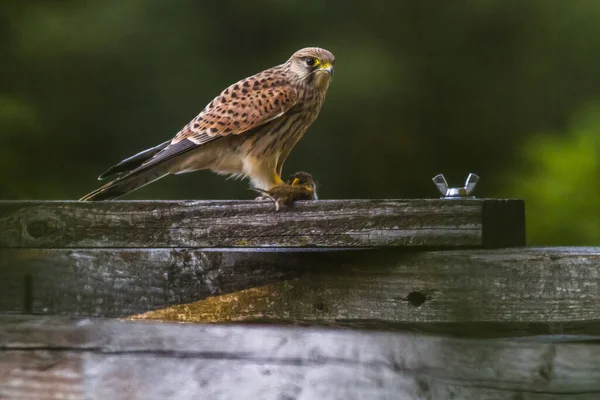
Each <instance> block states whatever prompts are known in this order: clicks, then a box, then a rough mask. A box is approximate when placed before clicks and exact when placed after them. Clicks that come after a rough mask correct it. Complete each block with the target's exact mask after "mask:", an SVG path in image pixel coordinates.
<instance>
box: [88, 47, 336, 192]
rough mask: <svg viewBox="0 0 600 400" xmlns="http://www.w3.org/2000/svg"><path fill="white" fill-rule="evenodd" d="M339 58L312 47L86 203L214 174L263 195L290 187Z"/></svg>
mask: <svg viewBox="0 0 600 400" xmlns="http://www.w3.org/2000/svg"><path fill="white" fill-rule="evenodd" d="M333 64H334V57H333V54H331V53H330V52H329V51H327V50H324V49H321V48H318V47H310V48H305V49H302V50H299V51H297V52H296V53H294V54H293V55H292V57H290V59H289V60H288V61H286V62H285V63H284V64H281V65H278V66H275V67H273V68H270V69H267V70H265V71H263V72H260V73H258V74H256V75H253V76H251V77H249V78H246V79H243V80H241V81H239V82H237V83H234V84H233V85H231V86H229V87H228V88H227V89H225V90H224V91H223V92H221V94H219V95H218V96H217V97H216V98H215V99H214V100H212V101H211V102H210V103H209V104H208V105H207V106H206V107H205V108H204V109H203V110H202V112H200V114H198V116H197V117H196V118H194V119H193V120H192V121H191V122H190V123H188V124H187V125H186V126H184V127H183V129H182V130H181V131H179V133H177V135H176V136H175V137H174V138H173V139H172V140H171V141H170V142H165V143H162V144H160V145H158V146H155V147H153V148H150V149H148V150H145V151H143V152H141V153H139V154H136V155H135V156H133V157H130V158H128V159H126V160H123V161H122V162H121V163H119V164H117V165H115V166H114V167H112V168H110V169H109V170H108V171H107V172H105V173H104V174H102V175H101V176H100V178H99V179H104V178H107V177H110V176H116V178H115V179H114V180H112V181H111V182H109V183H107V184H106V185H104V186H102V187H100V188H99V189H97V190H95V191H93V192H92V193H90V194H88V195H86V196H84V197H83V198H82V199H81V200H84V201H87V200H107V199H115V198H118V197H120V196H122V195H124V194H126V193H129V192H131V191H133V190H135V189H138V188H140V187H142V186H144V185H146V184H148V183H150V182H153V181H155V180H157V179H160V178H162V177H164V176H166V175H169V174H180V173H185V172H191V171H197V170H202V169H210V170H212V171H214V172H216V173H219V174H229V175H234V176H239V177H248V178H249V179H250V181H251V183H252V185H253V186H254V187H255V188H257V189H262V190H270V189H272V188H273V187H275V186H277V185H283V184H284V182H283V181H282V180H281V172H282V168H283V163H284V162H285V160H286V158H287V156H288V155H289V153H290V151H291V150H292V148H293V147H294V146H295V145H296V143H297V142H298V140H300V138H301V137H302V136H303V135H304V133H305V132H306V130H307V129H308V127H309V126H310V124H311V123H312V122H313V121H314V120H315V119H316V118H317V115H318V114H319V111H320V109H321V105H322V104H323V101H324V100H325V94H326V92H327V88H328V87H329V83H330V81H331V77H332V75H333Z"/></svg>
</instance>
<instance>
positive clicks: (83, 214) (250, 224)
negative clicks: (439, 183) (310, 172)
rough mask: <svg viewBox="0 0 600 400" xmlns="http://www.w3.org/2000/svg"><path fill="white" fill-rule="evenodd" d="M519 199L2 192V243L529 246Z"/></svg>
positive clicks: (75, 245)
mask: <svg viewBox="0 0 600 400" xmlns="http://www.w3.org/2000/svg"><path fill="white" fill-rule="evenodd" d="M522 208H523V202H522V201H521V200H496V199H468V200H440V199H410V200H403V199H398V200H319V201H305V202H298V203H297V204H296V205H295V206H294V207H293V208H291V209H289V210H288V211H285V212H275V210H274V207H273V205H272V204H270V203H269V202H256V201H167V202H165V201H155V202H152V201H108V202H96V203H89V202H73V201H49V202H44V201H24V202H23V201H0V248H141V247H146V248H165V247H172V248H184V247H187V248H198V247H211V248H226V247H227V248H254V247H294V248H303V247H329V248H331V247H338V248H339V247H342V248H348V247H356V248H361V247H401V248H434V247H435V248H464V247H472V248H482V247H488V248H492V247H501V246H502V247H507V246H523V245H524V244H525V241H524V223H525V222H524V215H523V213H522V212H519V210H522Z"/></svg>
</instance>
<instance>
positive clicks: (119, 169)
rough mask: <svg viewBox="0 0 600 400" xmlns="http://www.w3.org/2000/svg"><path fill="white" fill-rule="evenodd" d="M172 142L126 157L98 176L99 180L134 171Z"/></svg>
mask: <svg viewBox="0 0 600 400" xmlns="http://www.w3.org/2000/svg"><path fill="white" fill-rule="evenodd" d="M170 143H171V141H170V140H168V141H166V142H164V143H161V144H159V145H158V146H155V147H152V148H150V149H147V150H144V151H142V152H139V153H137V154H136V155H134V156H131V157H129V158H126V159H124V160H123V161H121V162H120V163H118V164H117V165H114V166H112V167H110V168H109V169H108V171H106V172H104V173H103V174H102V175H100V176H99V177H98V180H99V181H101V180H104V179H106V178H109V177H111V176H113V175H122V174H124V173H127V172H130V171H133V170H134V169H136V168H138V167H140V166H141V165H142V164H144V163H145V162H146V161H148V160H150V159H151V158H152V157H154V156H155V155H156V154H157V153H159V152H160V151H161V150H164V149H165V148H166V147H167V146H168V145H169V144H170Z"/></svg>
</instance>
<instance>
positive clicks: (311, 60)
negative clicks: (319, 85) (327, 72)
mask: <svg viewBox="0 0 600 400" xmlns="http://www.w3.org/2000/svg"><path fill="white" fill-rule="evenodd" d="M316 63H317V60H315V59H314V58H312V57H307V58H306V65H308V66H309V67H314V66H315V64H316Z"/></svg>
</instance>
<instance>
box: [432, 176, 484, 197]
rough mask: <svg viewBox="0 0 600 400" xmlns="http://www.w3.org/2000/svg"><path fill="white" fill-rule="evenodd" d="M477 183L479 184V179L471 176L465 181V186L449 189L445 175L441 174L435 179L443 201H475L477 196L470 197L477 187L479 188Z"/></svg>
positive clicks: (434, 181)
mask: <svg viewBox="0 0 600 400" xmlns="http://www.w3.org/2000/svg"><path fill="white" fill-rule="evenodd" d="M477 182H479V177H478V176H477V175H475V174H469V176H468V177H467V180H466V181H465V186H463V187H457V188H451V187H448V182H446V178H444V175H442V174H439V175H436V176H434V177H433V183H435V186H436V187H437V188H438V190H439V191H440V193H441V194H442V197H440V198H441V199H474V198H475V196H469V195H470V194H471V192H472V191H473V189H475V186H477Z"/></svg>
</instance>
